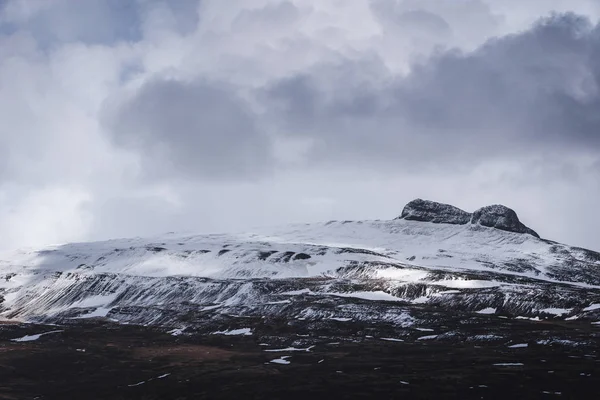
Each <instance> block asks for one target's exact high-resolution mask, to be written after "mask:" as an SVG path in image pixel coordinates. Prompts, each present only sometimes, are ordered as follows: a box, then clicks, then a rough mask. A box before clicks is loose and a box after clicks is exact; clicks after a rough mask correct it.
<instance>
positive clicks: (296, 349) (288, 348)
mask: <svg viewBox="0 0 600 400" xmlns="http://www.w3.org/2000/svg"><path fill="white" fill-rule="evenodd" d="M314 347H315V346H310V347H307V348H305V349H299V348H296V347H286V348H285V349H268V350H265V351H266V352H270V353H278V352H287V351H305V352H310V350H311V349H312V348H314Z"/></svg>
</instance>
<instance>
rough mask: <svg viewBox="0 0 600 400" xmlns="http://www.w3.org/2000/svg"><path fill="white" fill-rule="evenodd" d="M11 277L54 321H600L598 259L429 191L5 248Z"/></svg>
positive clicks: (4, 271) (20, 311)
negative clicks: (381, 215)
mask: <svg viewBox="0 0 600 400" xmlns="http://www.w3.org/2000/svg"><path fill="white" fill-rule="evenodd" d="M0 278H1V281H0V313H1V314H0V315H1V316H2V317H3V318H5V319H16V320H27V321H35V322H45V323H49V322H53V323H56V322H65V321H67V322H68V321H70V322H73V321H80V320H81V319H86V318H96V317H98V318H106V319H108V320H111V321H115V322H119V323H127V324H140V325H156V326H164V327H170V328H177V329H179V330H180V331H181V330H184V329H188V330H196V331H200V332H202V331H206V332H215V331H219V330H221V331H222V330H223V329H225V328H231V329H233V328H236V327H237V325H236V322H235V321H238V320H239V318H244V317H245V318H251V317H260V318H270V317H277V318H281V317H284V318H285V319H287V320H290V321H307V322H306V323H314V324H328V323H331V321H337V322H340V321H341V322H343V321H363V322H365V321H367V322H368V321H371V322H377V323H384V324H391V325H393V326H397V327H407V326H413V325H415V324H419V323H422V322H423V321H424V320H428V321H430V320H431V318H433V317H432V315H433V314H435V315H437V317H436V318H442V316H443V315H444V313H450V314H453V313H454V314H455V313H465V315H473V316H477V315H489V316H498V317H503V318H529V319H534V320H537V319H541V320H544V319H550V320H557V319H560V320H574V319H580V320H589V321H596V320H598V319H600V254H599V253H596V252H594V251H590V250H586V249H582V248H579V247H573V246H568V245H564V244H560V243H556V242H553V241H550V240H546V239H542V238H540V237H539V236H538V235H537V233H535V232H534V231H533V230H531V229H530V228H528V227H526V226H525V225H523V224H522V223H521V222H520V221H519V219H518V217H517V214H516V213H515V212H514V211H513V210H511V209H509V208H507V207H504V206H500V205H494V206H488V207H483V208H481V209H479V210H477V211H475V212H474V213H472V214H471V213H468V212H465V211H463V210H460V209H458V208H456V207H453V206H450V205H446V204H440V203H435V202H431V201H426V200H420V199H418V200H414V201H412V202H410V203H409V204H407V205H406V207H405V208H404V210H403V211H402V213H401V215H400V216H399V217H398V218H396V219H394V220H388V221H379V220H378V221H330V222H327V223H317V224H300V225H291V226H287V227H282V228H274V229H270V230H266V229H263V230H260V231H257V232H254V233H243V234H214V235H197V236H181V235H176V234H167V235H164V236H160V237H155V238H146V239H144V238H132V239H115V240H108V241H103V242H93V243H72V244H66V245H60V246H50V247H46V248H43V249H38V250H17V251H12V252H7V253H4V254H2V255H0ZM424 310H428V312H429V314H428V313H427V312H425V311H424ZM431 313H433V314H431ZM236 318H237V319H236ZM242 325H243V324H242ZM224 327H225V328H224ZM240 329H241V328H240Z"/></svg>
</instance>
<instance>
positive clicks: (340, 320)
mask: <svg viewBox="0 0 600 400" xmlns="http://www.w3.org/2000/svg"><path fill="white" fill-rule="evenodd" d="M329 319H332V320H334V321H339V322H348V321H352V318H342V317H331V318H329Z"/></svg>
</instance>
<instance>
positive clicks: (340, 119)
mask: <svg viewBox="0 0 600 400" xmlns="http://www.w3.org/2000/svg"><path fill="white" fill-rule="evenodd" d="M71 3H72V2H71V1H68V0H47V1H46V0H43V1H42V0H8V1H4V2H2V3H1V5H0V120H2V125H1V126H0V220H1V221H3V224H1V225H0V248H2V247H14V246H20V245H40V244H44V243H48V242H55V241H70V240H89V239H102V238H110V237H116V236H130V235H150V234H155V233H160V232H166V231H180V230H188V231H192V232H198V231H202V232H207V231H228V230H246V229H248V228H249V227H252V226H254V225H270V224H280V223H285V222H306V221H316V220H329V219H362V218H391V217H394V216H396V215H397V214H398V213H399V212H400V211H401V209H402V207H403V205H404V204H405V203H406V202H408V201H409V200H411V199H412V198H415V197H425V198H432V199H435V200H438V201H443V202H449V203H454V204H456V205H457V206H460V207H463V208H465V209H475V208H478V207H480V206H482V205H485V204H488V203H498V202H500V203H505V204H506V205H508V206H511V207H513V208H515V209H516V210H517V211H518V212H519V215H520V217H521V219H522V220H523V221H524V222H525V223H527V224H528V225H530V226H532V227H533V228H535V229H536V230H538V231H539V232H540V234H542V235H543V236H549V237H551V238H553V239H557V240H563V241H568V242H573V243H577V244H581V245H588V246H591V247H596V248H597V247H598V246H600V245H598V243H597V239H595V238H596V235H595V231H596V226H597V224H598V222H600V221H599V220H598V219H597V218H595V217H593V216H592V217H590V213H589V212H587V211H586V209H587V208H589V207H591V206H592V205H593V204H592V203H593V201H592V200H590V199H595V198H597V196H598V195H600V187H599V186H598V184H597V182H598V179H597V174H598V164H599V162H598V136H597V134H596V132H597V126H598V121H597V117H596V113H594V110H596V109H597V108H598V94H597V89H598V88H597V82H598V71H599V68H598V53H597V50H596V49H597V48H599V46H598V36H599V35H598V28H597V27H596V25H595V24H596V21H597V18H598V16H600V9H599V7H598V3H597V2H596V1H594V0H568V1H567V0H548V1H544V2H521V1H517V0H506V1H503V2H498V1H494V0H460V1H438V0H385V1H383V0H355V1H352V2H343V5H341V4H342V3H340V2H339V1H338V0H318V1H317V0H293V1H292V0H252V1H247V0H231V1H226V2H225V1H222V0H202V1H198V0H174V1H166V0H140V1H137V0H136V1H131V2H120V1H113V0H109V1H99V0H98V1H97V0H89V1H81V2H76V3H77V4H75V5H73V4H71ZM117 3H118V4H117ZM123 3H127V4H123ZM552 9H555V10H559V11H561V12H562V11H574V12H576V13H577V15H575V14H557V15H556V16H554V17H552V18H546V19H545V20H543V21H542V22H539V23H537V24H536V25H535V26H532V23H533V22H534V21H537V20H538V19H539V18H540V17H543V16H546V17H547V15H548V12H549V11H551V10H552ZM564 210H568V212H565V211H564ZM549 215H552V216H553V218H548V216H549ZM573 221H583V222H581V223H577V224H574V223H573Z"/></svg>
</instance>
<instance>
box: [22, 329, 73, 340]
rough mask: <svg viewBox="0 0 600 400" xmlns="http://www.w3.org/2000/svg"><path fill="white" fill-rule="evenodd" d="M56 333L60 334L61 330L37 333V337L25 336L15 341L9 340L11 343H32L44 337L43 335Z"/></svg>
mask: <svg viewBox="0 0 600 400" xmlns="http://www.w3.org/2000/svg"><path fill="white" fill-rule="evenodd" d="M58 332H62V331H61V330H59V331H50V332H44V333H38V334H37V335H26V336H23V337H20V338H17V339H11V340H12V341H13V342H32V341H34V340H38V339H39V338H40V337H42V336H44V335H49V334H51V333H58Z"/></svg>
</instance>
